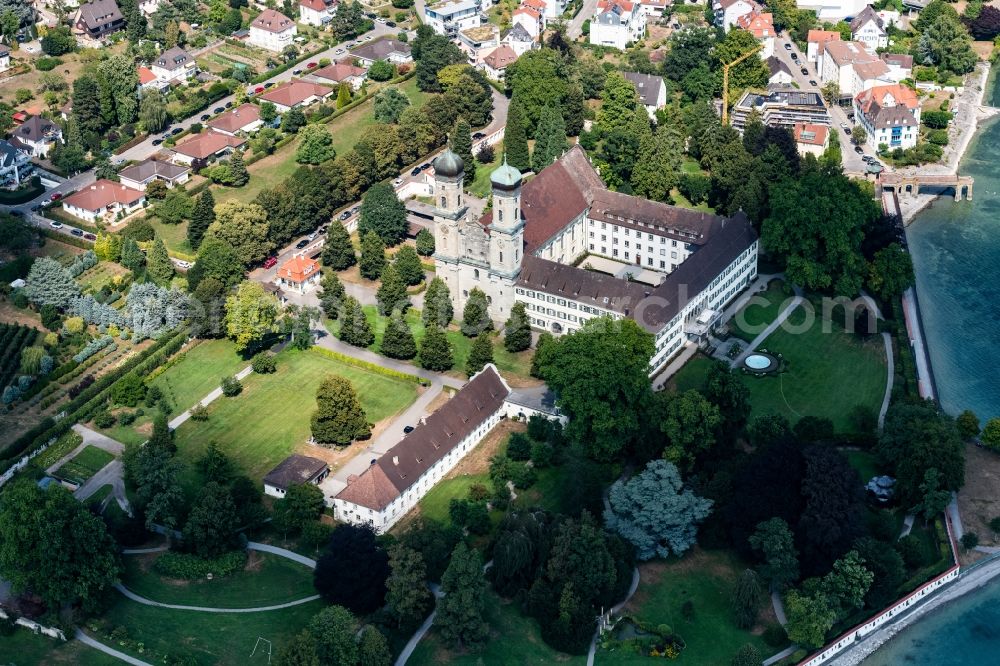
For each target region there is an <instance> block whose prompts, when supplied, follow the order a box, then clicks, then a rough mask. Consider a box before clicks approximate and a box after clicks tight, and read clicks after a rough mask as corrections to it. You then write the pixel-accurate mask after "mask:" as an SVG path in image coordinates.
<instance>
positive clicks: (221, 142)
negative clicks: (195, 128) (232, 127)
mask: <svg viewBox="0 0 1000 666" xmlns="http://www.w3.org/2000/svg"><path fill="white" fill-rule="evenodd" d="M244 143H246V141H245V140H243V139H241V138H240V137H237V136H229V135H228V134H223V133H222V132H213V131H212V130H209V131H207V132H205V133H204V134H196V135H194V136H192V137H190V138H189V139H187V140H186V141H183V142H181V143H178V144H177V145H176V146H174V152H175V153H180V154H181V155H186V156H188V157H193V158H195V159H201V160H203V159H206V158H207V157H210V156H212V155H215V154H216V153H218V152H219V151H221V150H223V149H225V148H226V147H232V148H235V147H237V146H242V145H243V144H244Z"/></svg>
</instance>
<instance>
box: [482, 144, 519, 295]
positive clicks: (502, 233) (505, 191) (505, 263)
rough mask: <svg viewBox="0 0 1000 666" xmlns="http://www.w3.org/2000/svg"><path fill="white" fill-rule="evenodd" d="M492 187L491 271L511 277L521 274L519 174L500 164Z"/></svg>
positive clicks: (505, 159)
mask: <svg viewBox="0 0 1000 666" xmlns="http://www.w3.org/2000/svg"><path fill="white" fill-rule="evenodd" d="M490 182H491V184H492V186H493V222H492V223H491V224H490V227H489V229H490V271H491V272H493V273H497V274H499V275H502V276H504V277H513V276H515V275H517V274H518V273H519V272H520V270H521V259H522V258H523V256H522V255H523V254H524V220H523V219H522V218H521V172H520V171H518V170H517V169H515V168H514V167H512V166H510V165H509V164H507V156H506V155H504V158H503V164H501V165H500V166H499V167H498V168H497V170H496V171H494V172H493V173H492V174H490Z"/></svg>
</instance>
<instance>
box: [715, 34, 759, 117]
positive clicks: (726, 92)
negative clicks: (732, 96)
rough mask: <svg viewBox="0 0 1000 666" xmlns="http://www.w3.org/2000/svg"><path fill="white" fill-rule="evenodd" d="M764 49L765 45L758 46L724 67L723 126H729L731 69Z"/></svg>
mask: <svg viewBox="0 0 1000 666" xmlns="http://www.w3.org/2000/svg"><path fill="white" fill-rule="evenodd" d="M762 48H764V45H763V44H757V46H755V47H754V48H752V49H750V50H749V51H747V52H746V53H744V54H743V55H741V56H740V57H739V58H737V59H736V60H734V61H732V62H731V63H729V64H727V65H723V66H722V124H723V125H728V124H729V68H730V67H733V66H734V65H738V64H740V63H741V62H743V61H744V60H746V59H747V58H749V57H750V56H752V55H754V54H755V53H757V51H760V50H761V49H762Z"/></svg>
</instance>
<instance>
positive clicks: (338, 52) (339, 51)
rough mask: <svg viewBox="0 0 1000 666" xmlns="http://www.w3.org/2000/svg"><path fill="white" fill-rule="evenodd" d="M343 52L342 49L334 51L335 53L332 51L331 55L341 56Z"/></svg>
mask: <svg viewBox="0 0 1000 666" xmlns="http://www.w3.org/2000/svg"><path fill="white" fill-rule="evenodd" d="M343 52H344V49H337V50H336V51H334V52H333V53H334V54H335V55H340V54H341V53H343Z"/></svg>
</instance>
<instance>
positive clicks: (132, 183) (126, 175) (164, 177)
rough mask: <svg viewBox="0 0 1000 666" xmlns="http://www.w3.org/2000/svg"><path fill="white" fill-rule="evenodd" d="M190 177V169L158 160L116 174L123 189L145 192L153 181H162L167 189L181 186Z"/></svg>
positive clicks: (129, 167)
mask: <svg viewBox="0 0 1000 666" xmlns="http://www.w3.org/2000/svg"><path fill="white" fill-rule="evenodd" d="M190 177H191V169H188V168H187V167H185V166H182V165H180V164H171V163H170V162H163V161H160V160H153V159H149V160H146V161H144V162H139V163H138V164H133V165H132V166H128V167H125V168H124V169H122V170H121V171H119V172H118V180H119V181H120V182H121V184H122V185H124V186H125V187H130V188H132V189H133V190H139V191H140V192H145V191H146V187H148V186H149V184H150V183H151V182H153V181H154V180H159V181H163V182H164V183H166V185H167V187H173V186H174V185H183V184H184V183H186V182H188V180H189V179H190Z"/></svg>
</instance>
